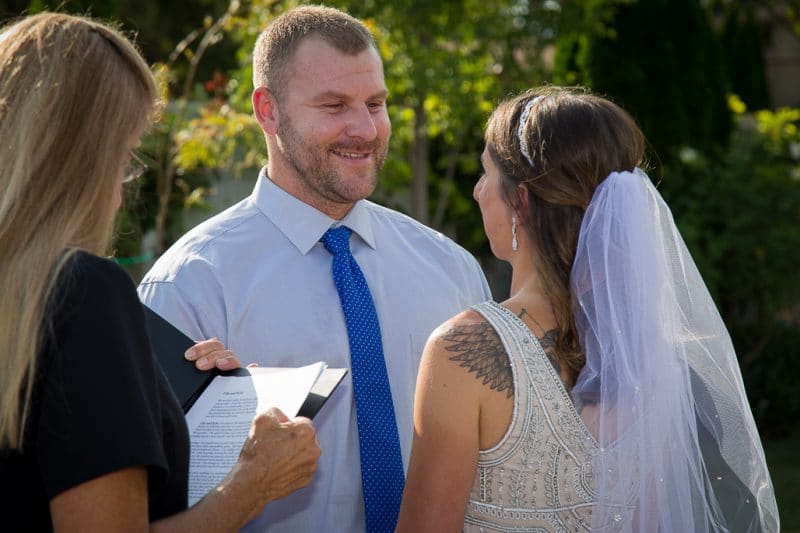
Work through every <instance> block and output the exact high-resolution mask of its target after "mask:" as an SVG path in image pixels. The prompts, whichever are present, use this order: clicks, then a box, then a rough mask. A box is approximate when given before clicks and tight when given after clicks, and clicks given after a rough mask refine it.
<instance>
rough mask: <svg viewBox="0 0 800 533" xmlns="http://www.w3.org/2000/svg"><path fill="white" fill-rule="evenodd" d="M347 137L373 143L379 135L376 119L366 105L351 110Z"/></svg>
mask: <svg viewBox="0 0 800 533" xmlns="http://www.w3.org/2000/svg"><path fill="white" fill-rule="evenodd" d="M346 132H347V135H348V136H349V137H357V138H359V139H363V140H365V141H371V140H373V139H374V138H375V137H377V135H378V128H377V127H376V126H375V118H374V117H373V116H372V113H370V111H369V108H368V107H367V106H366V105H363V106H357V107H354V108H352V109H351V110H350V113H349V116H348V124H347V130H346Z"/></svg>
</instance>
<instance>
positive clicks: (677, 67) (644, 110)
mask: <svg viewBox="0 0 800 533" xmlns="http://www.w3.org/2000/svg"><path fill="white" fill-rule="evenodd" d="M579 5H580V4H579ZM591 8H592V4H591V3H589V4H587V5H586V6H584V7H583V9H584V13H586V16H588V15H589V14H590V13H591ZM576 9H577V8H576ZM676 28H681V31H680V37H677V33H676V30H675V29H676ZM556 52H557V57H556V60H555V68H554V72H553V79H554V81H556V82H557V83H563V84H576V83H577V84H581V85H585V86H587V87H590V88H591V89H593V90H594V91H596V92H599V93H602V94H605V95H607V96H609V97H611V98H612V99H613V100H614V101H616V102H617V103H619V104H620V105H622V107H624V108H625V109H626V110H628V111H629V112H630V113H631V114H632V115H633V116H634V118H636V120H637V121H638V122H639V124H640V126H641V128H642V130H643V131H644V133H645V136H646V137H647V139H648V141H649V143H650V144H651V146H652V148H653V149H654V150H655V152H656V153H657V154H659V156H660V157H661V158H663V159H665V160H666V159H669V158H671V157H672V156H673V155H674V154H675V153H676V150H677V149H678V148H680V147H681V146H687V145H688V146H692V147H694V148H697V149H700V150H703V151H708V150H721V149H722V148H723V147H724V146H725V144H726V141H727V137H728V134H729V131H730V127H731V123H730V113H729V112H728V110H727V108H726V104H725V98H726V91H727V86H726V84H727V78H726V77H725V71H724V68H723V63H722V56H721V53H722V52H721V48H720V46H719V43H718V42H717V39H716V37H715V35H714V34H713V32H712V30H711V27H710V24H709V21H708V18H707V15H706V13H705V11H704V10H703V9H702V7H701V5H700V3H699V1H698V0H641V1H634V2H626V3H620V4H619V5H617V6H616V7H615V11H614V16H613V21H612V22H609V23H608V24H607V25H597V26H595V27H594V28H591V27H589V30H588V31H584V32H580V33H576V32H564V34H563V35H560V36H559V43H558V45H557V47H556Z"/></svg>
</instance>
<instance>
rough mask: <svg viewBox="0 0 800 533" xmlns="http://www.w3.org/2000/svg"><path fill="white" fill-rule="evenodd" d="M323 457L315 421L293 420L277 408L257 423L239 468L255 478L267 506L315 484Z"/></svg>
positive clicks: (240, 455)
mask: <svg viewBox="0 0 800 533" xmlns="http://www.w3.org/2000/svg"><path fill="white" fill-rule="evenodd" d="M320 453H321V450H320V447H319V443H318V442H317V434H316V431H314V427H313V426H312V425H311V421H310V420H309V419H307V418H304V417H297V418H295V419H293V420H289V418H287V417H286V415H285V414H283V413H282V412H281V411H280V410H279V409H277V408H275V407H273V408H272V409H269V410H267V411H266V412H264V413H261V414H259V415H258V416H256V417H255V418H254V419H253V423H252V425H251V426H250V435H249V436H248V437H247V440H246V441H245V443H244V445H243V446H242V450H241V452H240V453H239V464H240V465H242V466H243V467H244V471H245V472H247V473H248V474H249V475H252V476H253V477H254V479H253V480H252V482H253V483H254V485H253V487H254V490H258V491H261V493H262V494H264V495H265V496H266V500H265V502H264V503H267V502H270V501H272V500H277V499H279V498H283V497H284V496H287V495H289V494H291V493H292V492H294V491H296V490H297V489H299V488H302V487H304V486H306V485H308V483H309V482H310V481H311V477H312V476H313V474H314V471H315V470H316V468H317V459H318V458H319V456H320Z"/></svg>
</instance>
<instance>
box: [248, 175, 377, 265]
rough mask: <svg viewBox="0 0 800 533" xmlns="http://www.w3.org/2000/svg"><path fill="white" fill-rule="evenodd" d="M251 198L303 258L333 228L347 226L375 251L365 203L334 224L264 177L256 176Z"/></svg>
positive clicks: (333, 221)
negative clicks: (256, 179)
mask: <svg viewBox="0 0 800 533" xmlns="http://www.w3.org/2000/svg"><path fill="white" fill-rule="evenodd" d="M253 198H254V200H255V204H256V206H257V207H258V209H259V210H260V211H261V212H262V213H264V216H266V217H267V218H268V219H269V220H270V221H271V222H272V223H273V224H275V226H276V227H277V228H278V229H279V230H280V231H281V233H283V234H284V235H285V236H286V238H287V239H289V241H291V243H292V244H293V245H294V246H295V248H297V250H298V251H299V252H300V253H301V254H303V255H306V254H307V253H308V252H309V251H311V249H312V248H313V247H314V245H315V244H316V243H317V242H319V240H320V239H321V238H322V236H323V235H324V234H325V232H326V231H328V229H329V228H331V227H333V226H347V227H348V228H350V229H351V230H353V233H355V234H356V235H358V236H359V237H360V238H361V240H362V241H364V243H366V244H367V245H368V246H369V247H370V248H372V249H375V238H374V235H373V232H372V221H371V217H370V213H369V209H368V202H367V201H366V200H359V201H358V202H356V203H355V204H354V205H353V207H352V208H351V209H350V211H349V212H348V213H347V215H345V217H344V218H343V219H342V220H340V221H337V220H335V219H333V218H331V217H329V216H328V215H326V214H325V213H323V212H321V211H319V210H317V209H316V208H314V207H311V206H310V205H308V204H307V203H305V202H303V201H301V200H298V199H297V198H295V197H294V196H292V195H291V194H289V193H288V192H286V191H284V190H283V189H281V188H280V187H278V186H277V185H276V184H275V183H274V182H273V181H272V180H270V179H269V177H268V176H267V174H266V168H264V169H262V170H261V172H260V173H259V175H258V181H257V182H256V186H255V189H254V190H253Z"/></svg>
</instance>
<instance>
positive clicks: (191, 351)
mask: <svg viewBox="0 0 800 533" xmlns="http://www.w3.org/2000/svg"><path fill="white" fill-rule="evenodd" d="M183 356H184V357H185V358H186V359H188V360H189V361H191V360H192V359H193V358H194V348H189V349H188V350H186V353H184V354H183Z"/></svg>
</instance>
